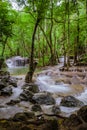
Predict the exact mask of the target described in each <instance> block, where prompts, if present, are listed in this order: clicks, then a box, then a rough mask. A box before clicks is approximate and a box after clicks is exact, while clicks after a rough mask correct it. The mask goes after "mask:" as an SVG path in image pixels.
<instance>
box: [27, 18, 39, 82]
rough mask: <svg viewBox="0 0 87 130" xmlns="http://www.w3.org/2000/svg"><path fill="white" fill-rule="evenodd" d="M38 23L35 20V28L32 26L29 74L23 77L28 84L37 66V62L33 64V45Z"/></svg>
mask: <svg viewBox="0 0 87 130" xmlns="http://www.w3.org/2000/svg"><path fill="white" fill-rule="evenodd" d="M39 22H40V19H39V18H37V20H36V23H35V26H34V31H33V35H32V44H31V56H30V66H29V72H28V73H27V75H26V77H25V82H27V83H30V82H32V78H33V74H34V71H35V69H36V66H37V62H34V43H35V34H36V31H37V27H38V24H39Z"/></svg>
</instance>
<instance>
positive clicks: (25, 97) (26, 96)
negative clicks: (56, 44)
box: [19, 90, 34, 102]
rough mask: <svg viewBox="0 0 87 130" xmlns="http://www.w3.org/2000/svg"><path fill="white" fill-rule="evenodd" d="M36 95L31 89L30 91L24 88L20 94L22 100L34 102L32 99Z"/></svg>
mask: <svg viewBox="0 0 87 130" xmlns="http://www.w3.org/2000/svg"><path fill="white" fill-rule="evenodd" d="M33 96H34V94H33V93H32V92H31V91H29V90H24V91H23V92H22V93H21V94H20V96H19V98H20V99H21V100H22V101H30V102H33V100H32V97H33Z"/></svg>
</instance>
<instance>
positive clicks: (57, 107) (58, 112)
mask: <svg viewBox="0 0 87 130" xmlns="http://www.w3.org/2000/svg"><path fill="white" fill-rule="evenodd" d="M52 112H53V113H54V114H60V112H61V110H60V108H59V106H58V105H54V106H53V107H52Z"/></svg>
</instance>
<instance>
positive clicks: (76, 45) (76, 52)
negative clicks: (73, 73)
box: [74, 0, 80, 63]
mask: <svg viewBox="0 0 87 130" xmlns="http://www.w3.org/2000/svg"><path fill="white" fill-rule="evenodd" d="M76 12H77V16H78V19H77V38H76V42H75V54H74V63H77V56H78V45H79V30H80V29H79V9H78V2H77V0H76Z"/></svg>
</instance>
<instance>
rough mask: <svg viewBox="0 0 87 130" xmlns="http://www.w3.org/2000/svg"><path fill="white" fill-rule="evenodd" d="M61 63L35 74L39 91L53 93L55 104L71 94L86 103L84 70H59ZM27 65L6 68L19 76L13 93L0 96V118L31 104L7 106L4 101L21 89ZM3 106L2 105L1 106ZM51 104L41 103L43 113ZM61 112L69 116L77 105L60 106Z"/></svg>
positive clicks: (46, 111) (48, 109) (7, 116)
mask: <svg viewBox="0 0 87 130" xmlns="http://www.w3.org/2000/svg"><path fill="white" fill-rule="evenodd" d="M60 66H61V65H57V66H54V67H51V66H50V67H47V68H45V69H43V71H41V72H37V73H36V74H35V79H36V81H35V82H36V84H38V86H39V90H40V91H41V92H49V93H51V94H52V95H53V97H54V98H55V100H56V104H57V105H59V104H60V101H61V99H62V97H63V96H68V95H72V96H74V97H76V98H77V99H79V100H80V101H82V102H84V104H85V105H87V88H86V87H87V84H84V83H83V81H85V80H86V72H83V74H82V72H77V71H76V72H75V70H74V71H70V72H60V71H59V68H60ZM27 70H28V68H27V67H14V68H7V71H9V72H10V73H11V75H12V76H14V77H17V78H19V79H20V80H18V87H17V88H14V89H13V94H12V96H10V97H1V98H0V118H4V117H5V118H9V117H11V116H13V115H14V114H15V113H17V112H22V111H29V109H30V108H31V106H32V105H31V104H30V103H27V102H24V101H22V102H21V103H20V104H18V105H15V106H7V105H6V103H7V102H9V101H10V100H12V99H17V97H18V96H19V95H20V93H21V92H22V91H23V90H22V88H21V86H22V85H23V83H24V77H25V75H26V73H27ZM84 75H85V76H84ZM3 106H4V107H3ZM50 107H51V105H42V109H43V111H44V112H45V113H48V112H49V113H50ZM60 109H61V113H62V115H64V116H69V115H70V114H72V113H75V112H76V111H77V110H78V109H79V107H72V108H69V107H63V106H60Z"/></svg>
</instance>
